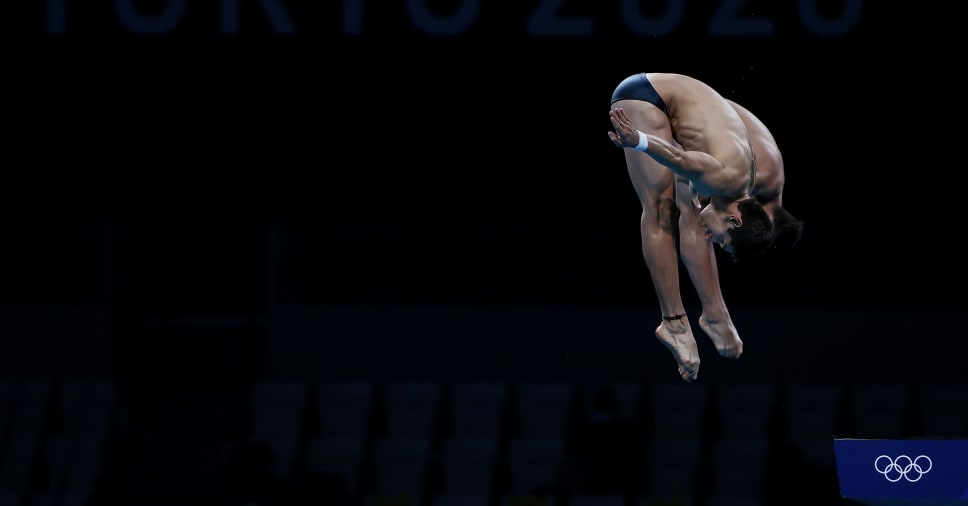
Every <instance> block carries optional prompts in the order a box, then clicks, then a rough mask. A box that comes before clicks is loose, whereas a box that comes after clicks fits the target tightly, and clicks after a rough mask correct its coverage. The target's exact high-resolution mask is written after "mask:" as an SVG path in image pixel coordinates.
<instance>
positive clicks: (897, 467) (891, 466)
mask: <svg viewBox="0 0 968 506" xmlns="http://www.w3.org/2000/svg"><path fill="white" fill-rule="evenodd" d="M933 465H934V464H933V463H932V462H931V458H930V457H928V456H927V455H918V456H917V457H915V458H914V459H913V460H912V459H911V457H908V456H907V455H899V456H898V457H897V458H894V459H892V458H891V457H888V456H887V455H881V456H880V457H877V458H876V459H874V470H875V471H877V472H879V473H881V474H883V475H884V478H886V479H887V481H889V482H891V483H896V482H898V481H901V478H904V479H905V480H907V481H909V482H911V483H914V482H916V481H918V480H920V479H921V477H922V476H924V475H925V474H927V473H928V471H930V470H931V467H932V466H933ZM915 473H917V474H915Z"/></svg>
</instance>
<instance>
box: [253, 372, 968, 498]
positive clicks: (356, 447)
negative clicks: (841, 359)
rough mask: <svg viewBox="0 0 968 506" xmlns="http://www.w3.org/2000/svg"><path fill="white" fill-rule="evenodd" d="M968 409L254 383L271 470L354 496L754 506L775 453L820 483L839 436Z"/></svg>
mask: <svg viewBox="0 0 968 506" xmlns="http://www.w3.org/2000/svg"><path fill="white" fill-rule="evenodd" d="M966 401H968V394H966V390H965V389H964V388H962V387H960V386H957V385H917V386H913V385H861V384H850V385H832V384H793V385H773V384H748V383H744V384H724V385H716V386H706V385H695V384H693V385H685V384H643V385H640V384H629V383H601V384H572V383H514V384H505V383H500V382H478V383H458V384H444V383H439V382H386V383H375V382H365V381H363V382H335V381H320V382H304V381H300V380H295V381H287V380H263V381H259V382H256V383H254V384H253V385H252V391H251V406H250V416H251V432H250V442H252V443H257V444H264V445H265V446H266V447H267V448H268V449H269V450H270V454H271V460H270V462H271V464H270V467H271V469H272V471H273V472H274V473H276V474H277V475H279V476H282V477H284V478H287V479H289V478H292V477H293V476H294V475H296V474H297V473H298V470H299V469H300V466H302V467H303V468H304V470H305V472H307V473H308V474H309V475H312V476H317V477H318V476H328V477H329V478H335V479H336V480H337V482H339V483H340V484H341V486H343V487H345V490H346V493H347V495H349V496H361V497H384V498H386V497H406V498H410V499H413V498H431V497H437V496H448V497H453V496H474V497H479V496H485V497H491V498H493V497H495V496H502V497H530V496H532V495H534V494H539V495H541V494H553V493H555V492H556V491H561V490H562V488H563V487H564V488H568V489H570V491H571V492H573V493H576V494H578V493H585V492H590V491H596V492H600V493H603V494H607V493H618V492H623V493H625V492H632V493H634V492H641V493H643V494H645V495H644V496H643V497H656V496H660V497H675V498H685V497H709V498H716V499H718V500H720V501H725V498H731V499H735V498H743V500H753V499H751V498H759V497H762V496H763V495H764V493H765V492H764V491H765V488H766V483H765V478H766V473H767V471H768V470H769V467H770V462H771V459H775V458H778V457H777V455H778V452H784V451H788V450H790V449H791V448H792V449H793V450H795V452H796V454H797V455H798V456H799V458H800V459H802V462H803V463H806V464H807V465H809V466H812V467H813V468H815V469H817V470H819V472H821V473H826V476H827V477H830V476H832V470H833V437H834V435H835V434H837V435H841V436H850V435H864V436H871V437H875V436H876V437H901V436H908V435H929V436H959V435H961V436H963V435H965V434H968V411H966V410H964V409H963V408H964V406H965V405H966ZM428 500H429V499H428ZM710 500H712V499H710Z"/></svg>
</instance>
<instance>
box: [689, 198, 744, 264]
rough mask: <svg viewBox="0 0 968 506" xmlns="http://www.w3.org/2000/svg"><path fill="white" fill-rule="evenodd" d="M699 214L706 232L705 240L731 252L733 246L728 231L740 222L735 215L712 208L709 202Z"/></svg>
mask: <svg viewBox="0 0 968 506" xmlns="http://www.w3.org/2000/svg"><path fill="white" fill-rule="evenodd" d="M699 216H700V218H701V219H702V225H703V228H704V229H705V232H706V240H707V241H709V242H711V243H713V244H718V245H719V247H720V248H722V249H723V251H725V252H727V253H732V252H733V246H732V244H730V242H731V239H730V237H729V233H728V232H729V231H730V230H732V229H734V228H736V227H737V226H739V224H740V223H741V222H740V221H739V219H738V218H737V217H736V216H735V215H731V214H729V213H727V212H724V211H718V210H716V209H714V208H713V206H712V205H711V204H709V205H706V207H704V208H703V209H702V211H700V213H699Z"/></svg>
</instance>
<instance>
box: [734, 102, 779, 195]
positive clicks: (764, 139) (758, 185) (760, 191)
mask: <svg viewBox="0 0 968 506" xmlns="http://www.w3.org/2000/svg"><path fill="white" fill-rule="evenodd" d="M727 102H729V104H730V105H731V106H732V107H733V109H735V110H736V112H737V113H738V114H739V116H740V118H741V119H742V120H743V123H744V124H745V125H746V129H747V130H748V131H749V137H750V144H751V145H752V146H753V152H754V153H756V181H755V182H754V184H753V191H752V192H750V195H752V196H753V197H754V198H756V199H757V200H758V201H760V203H761V204H763V206H764V207H766V208H767V211H768V212H770V214H772V210H773V208H774V207H779V206H782V205H783V185H784V183H785V175H784V170H783V169H784V168H783V157H782V156H781V154H780V148H779V147H778V146H777V144H776V140H775V139H774V138H773V134H772V133H771V132H770V130H769V129H768V128H766V125H765V124H763V122H762V121H760V119H759V118H757V117H756V116H754V115H753V113H751V112H750V111H749V110H748V109H746V108H745V107H743V106H741V105H739V104H737V103H736V102H733V101H731V100H728V99H727Z"/></svg>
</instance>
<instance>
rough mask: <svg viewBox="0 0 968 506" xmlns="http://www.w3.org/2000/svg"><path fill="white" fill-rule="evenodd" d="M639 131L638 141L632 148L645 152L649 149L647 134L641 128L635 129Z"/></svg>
mask: <svg viewBox="0 0 968 506" xmlns="http://www.w3.org/2000/svg"><path fill="white" fill-rule="evenodd" d="M636 132H638V133H639V143H638V144H636V145H635V147H633V148H632V149H634V150H636V151H642V152H646V151H648V150H649V136H648V135H645V134H644V133H642V131H641V130H636Z"/></svg>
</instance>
